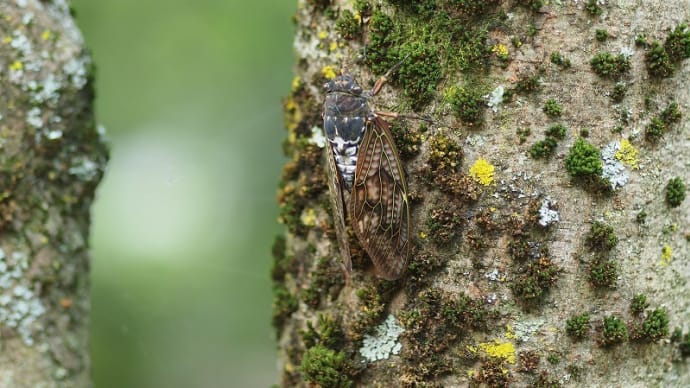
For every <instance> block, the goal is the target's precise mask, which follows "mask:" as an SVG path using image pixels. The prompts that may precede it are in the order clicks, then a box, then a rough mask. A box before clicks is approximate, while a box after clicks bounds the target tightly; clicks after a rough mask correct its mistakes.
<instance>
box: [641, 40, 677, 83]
mask: <svg viewBox="0 0 690 388" xmlns="http://www.w3.org/2000/svg"><path fill="white" fill-rule="evenodd" d="M645 64H646V65H647V72H648V73H649V75H651V76H652V77H657V78H667V77H670V76H672V75H673V72H674V71H675V66H674V64H673V63H672V62H671V58H670V57H669V55H668V52H666V49H665V48H664V46H663V45H662V44H661V43H660V42H658V41H654V42H652V45H651V47H650V48H649V50H647V52H646V53H645Z"/></svg>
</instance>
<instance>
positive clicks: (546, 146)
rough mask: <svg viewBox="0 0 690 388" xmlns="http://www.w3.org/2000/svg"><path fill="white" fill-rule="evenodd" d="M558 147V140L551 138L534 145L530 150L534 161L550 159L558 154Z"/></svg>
mask: <svg viewBox="0 0 690 388" xmlns="http://www.w3.org/2000/svg"><path fill="white" fill-rule="evenodd" d="M557 146H558V143H557V142H556V140H555V139H554V138H552V137H550V136H549V137H546V139H544V140H539V141H537V142H536V143H534V144H533V145H532V148H530V150H529V155H530V156H531V157H532V158H534V159H546V158H550V157H551V156H552V155H553V154H554V153H555V152H556V147H557Z"/></svg>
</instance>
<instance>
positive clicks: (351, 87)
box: [323, 73, 362, 96]
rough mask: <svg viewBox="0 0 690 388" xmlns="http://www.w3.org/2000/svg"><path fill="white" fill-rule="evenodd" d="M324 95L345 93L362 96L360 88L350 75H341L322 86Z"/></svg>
mask: <svg viewBox="0 0 690 388" xmlns="http://www.w3.org/2000/svg"><path fill="white" fill-rule="evenodd" d="M323 88H324V90H325V91H326V93H347V94H351V95H353V96H360V95H361V94H362V87H361V86H359V84H358V83H357V81H355V79H354V78H352V76H351V75H350V74H347V73H344V74H341V75H339V76H337V77H335V78H333V79H332V80H330V81H328V82H326V83H325V84H324V85H323Z"/></svg>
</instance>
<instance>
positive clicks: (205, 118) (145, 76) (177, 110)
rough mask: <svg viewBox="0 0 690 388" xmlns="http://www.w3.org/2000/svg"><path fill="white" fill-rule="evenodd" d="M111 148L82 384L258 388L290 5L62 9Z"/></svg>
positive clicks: (268, 355) (268, 378) (267, 365)
mask: <svg viewBox="0 0 690 388" xmlns="http://www.w3.org/2000/svg"><path fill="white" fill-rule="evenodd" d="M72 5H73V6H74V9H75V11H76V19H77V23H78V24H79V26H80V28H81V29H82V31H83V33H84V36H85V39H86V42H87V45H88V46H89V47H90V49H91V50H92V53H93V58H94V61H95V63H96V67H97V74H96V77H97V78H96V83H97V85H96V87H97V102H96V107H97V115H98V120H99V121H100V122H101V123H103V124H104V126H105V127H106V129H107V131H108V137H109V138H110V141H111V146H112V160H111V163H110V166H109V170H108V172H107V174H106V177H105V180H104V182H103V183H102V185H101V186H100V187H99V190H98V194H97V195H98V199H97V202H96V204H95V207H94V209H93V229H92V236H91V246H92V256H93V267H92V272H93V273H92V316H91V347H92V359H93V360H92V361H93V365H92V369H93V377H94V383H95V386H96V387H98V388H102V387H147V388H150V387H228V386H268V385H270V384H271V383H274V382H276V380H277V371H276V363H275V356H276V355H275V346H276V345H275V342H274V338H273V330H272V328H271V327H270V317H271V291H270V287H271V286H270V282H269V278H268V268H269V263H270V257H269V256H270V247H271V243H272V240H273V237H274V235H276V234H278V233H280V232H281V231H282V228H281V227H280V226H279V225H277V223H276V216H277V206H276V204H275V190H276V185H277V182H278V177H279V174H280V165H281V163H282V162H283V158H282V155H281V152H280V143H281V141H282V139H283V138H284V136H285V133H284V132H283V130H282V115H281V113H280V109H281V108H280V98H281V97H282V96H283V95H285V94H286V93H287V92H288V91H289V86H290V80H291V78H292V76H291V66H292V63H293V55H292V35H293V27H292V25H291V22H290V16H291V14H292V13H293V12H294V9H295V7H296V2H292V1H282V0H271V1H269V0H263V1H256V2H253V1H229V0H197V1H193V2H190V1H182V0H166V1H163V0H144V1H141V0H98V1H94V0H74V1H73V2H72Z"/></svg>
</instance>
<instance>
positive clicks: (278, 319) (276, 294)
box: [273, 284, 299, 330]
mask: <svg viewBox="0 0 690 388" xmlns="http://www.w3.org/2000/svg"><path fill="white" fill-rule="evenodd" d="M298 305H299V303H298V301H297V298H295V296H294V295H292V294H291V293H290V291H288V290H287V288H285V286H283V285H281V284H278V285H276V286H275V287H274V288H273V326H274V327H275V328H276V329H278V330H280V329H282V327H283V325H284V324H285V321H286V320H287V319H288V318H289V317H290V315H292V313H294V312H295V311H297V307H298Z"/></svg>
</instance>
